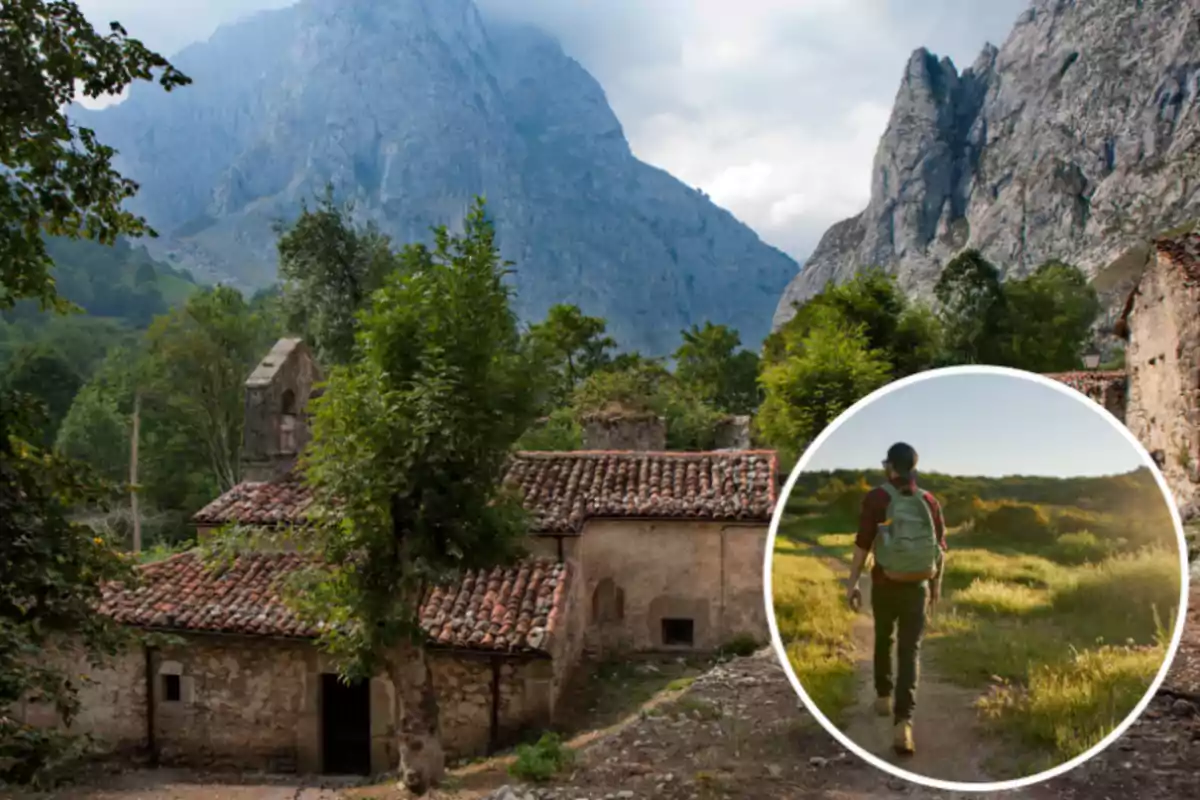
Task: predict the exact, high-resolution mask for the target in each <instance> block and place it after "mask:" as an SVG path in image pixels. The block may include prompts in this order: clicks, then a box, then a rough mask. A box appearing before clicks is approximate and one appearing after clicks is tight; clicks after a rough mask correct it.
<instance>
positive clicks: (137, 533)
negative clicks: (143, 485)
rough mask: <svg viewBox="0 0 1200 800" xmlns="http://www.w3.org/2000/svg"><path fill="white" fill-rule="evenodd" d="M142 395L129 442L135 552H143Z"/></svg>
mask: <svg viewBox="0 0 1200 800" xmlns="http://www.w3.org/2000/svg"><path fill="white" fill-rule="evenodd" d="M141 412H142V395H141V392H137V393H135V394H134V396H133V431H132V434H131V436H130V441H129V511H130V513H131V514H132V515H133V552H134V553H135V554H137V553H141V552H142V518H141V515H140V514H139V513H138V485H137V482H138V428H139V426H140V423H141Z"/></svg>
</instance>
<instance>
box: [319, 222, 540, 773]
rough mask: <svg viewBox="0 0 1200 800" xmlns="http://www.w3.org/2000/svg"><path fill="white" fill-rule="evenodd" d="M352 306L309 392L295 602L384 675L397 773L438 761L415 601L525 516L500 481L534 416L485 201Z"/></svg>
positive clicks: (348, 670) (498, 542)
mask: <svg viewBox="0 0 1200 800" xmlns="http://www.w3.org/2000/svg"><path fill="white" fill-rule="evenodd" d="M400 262H401V269H400V270H399V271H397V272H395V273H393V274H392V275H390V276H389V277H388V278H387V279H386V280H385V282H384V285H383V287H382V288H381V289H380V290H379V291H378V292H377V293H376V294H375V296H374V297H373V299H372V301H371V304H370V307H369V309H368V310H367V311H366V312H364V314H363V316H362V323H361V325H362V327H361V331H360V333H359V336H358V343H357V348H356V354H357V356H356V358H355V360H353V361H351V362H350V363H348V364H346V365H342V366H338V367H336V368H334V369H333V370H332V373H331V375H330V378H329V381H328V383H327V386H326V390H325V392H324V394H323V396H322V397H321V398H319V399H318V400H317V401H316V403H315V422H314V438H313V442H312V445H311V447H310V449H309V452H308V453H307V454H306V456H305V461H304V469H305V474H306V476H307V480H308V482H309V484H310V485H311V486H312V490H313V492H314V498H315V501H316V504H317V507H318V509H320V511H319V512H318V516H317V519H316V520H315V524H314V525H313V526H312V527H311V530H306V531H305V532H304V533H303V534H301V536H302V541H303V543H304V544H305V545H306V546H307V547H309V548H311V549H312V550H313V551H314V552H315V554H317V555H318V556H319V557H320V559H319V560H320V563H322V565H323V566H322V567H321V568H320V569H317V570H315V571H314V573H313V574H312V575H311V576H309V577H310V578H311V581H310V582H308V583H307V585H306V588H305V590H304V591H303V592H301V593H300V595H299V597H300V598H301V599H302V603H301V605H300V608H301V610H302V611H304V612H305V613H306V614H308V615H311V616H312V617H313V618H317V619H324V620H329V621H331V622H334V623H336V624H337V627H336V628H334V629H331V630H330V632H329V633H328V634H327V635H326V636H325V637H324V639H323V644H324V645H325V646H326V647H327V648H328V650H329V652H331V653H332V654H333V655H334V656H335V657H336V658H337V659H338V660H339V662H340V663H341V665H342V670H343V673H344V674H345V675H346V676H347V677H348V678H353V677H361V676H364V675H371V674H375V673H376V671H377V670H378V669H380V668H382V669H384V670H386V671H387V672H388V673H389V674H390V675H391V677H392V681H393V684H394V686H395V687H396V701H397V704H398V705H397V715H396V719H397V720H399V721H400V724H399V731H398V733H399V742H398V744H399V752H400V757H401V772H402V774H403V779H404V782H405V783H406V784H407V785H408V786H409V788H410V789H411V790H413V791H415V792H417V793H423V792H424V791H426V790H427V789H428V788H429V787H430V786H432V785H435V784H436V783H437V781H438V780H439V779H440V777H441V776H442V774H443V770H444V756H443V752H442V748H441V744H440V735H439V734H440V723H439V715H438V710H437V699H436V694H435V691H434V687H433V684H432V682H431V677H430V671H429V665H428V662H427V660H426V656H425V651H424V638H423V635H422V634H421V631H420V628H419V625H418V619H417V610H418V604H419V600H420V598H421V596H422V594H423V592H424V588H425V586H427V585H428V582H429V581H431V580H439V579H443V578H445V577H447V576H448V575H450V574H453V573H455V572H457V571H458V570H460V569H462V568H467V567H485V566H492V565H495V564H497V563H501V562H503V561H505V560H506V559H507V558H508V557H509V556H511V555H512V554H513V553H514V552H515V551H516V549H517V548H518V547H519V544H518V543H519V541H520V540H521V539H522V538H523V536H524V534H525V532H526V530H527V527H526V520H525V518H524V512H523V510H522V509H521V506H520V503H519V502H518V501H517V500H516V498H512V497H509V496H507V495H506V494H504V493H502V491H501V486H502V483H501V479H502V475H503V469H504V465H505V462H506V460H507V458H508V455H509V452H510V449H511V447H512V445H513V443H514V442H515V441H516V440H517V439H518V437H519V436H520V435H521V434H522V433H523V432H524V431H526V430H527V429H528V428H529V425H530V423H531V422H532V421H533V419H534V417H535V415H536V408H535V404H534V399H533V392H532V391H531V389H532V387H533V385H534V380H535V376H534V374H533V373H534V370H535V365H534V364H533V363H532V362H531V360H530V359H529V358H528V356H527V351H526V350H525V348H523V347H522V344H521V337H520V335H519V333H518V329H517V321H516V317H515V315H514V314H513V312H512V310H511V308H510V302H509V289H508V287H507V286H506V285H505V273H506V271H507V266H508V265H507V264H506V263H504V262H502V261H501V260H500V257H499V253H498V251H497V248H496V246H495V237H494V232H493V228H492V225H491V223H490V222H489V221H488V219H487V217H486V214H485V207H484V205H483V201H482V200H480V201H477V203H476V205H475V206H474V208H473V209H472V211H471V212H470V214H469V215H468V217H467V219H466V223H465V231H464V233H463V235H462V236H461V237H460V236H452V235H451V234H450V233H448V232H447V231H446V230H445V229H444V228H441V229H437V230H436V232H435V244H434V246H433V248H432V249H428V248H426V247H424V246H421V245H411V246H409V247H406V248H405V249H404V250H403V251H402V253H401V256H400Z"/></svg>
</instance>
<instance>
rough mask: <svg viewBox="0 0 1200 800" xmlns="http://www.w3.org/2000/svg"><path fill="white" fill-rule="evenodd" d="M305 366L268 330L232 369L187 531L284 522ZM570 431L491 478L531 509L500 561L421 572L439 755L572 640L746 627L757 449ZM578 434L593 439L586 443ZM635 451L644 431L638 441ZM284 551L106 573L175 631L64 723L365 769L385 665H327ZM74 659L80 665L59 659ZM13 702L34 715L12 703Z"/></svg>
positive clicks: (563, 662) (677, 641)
mask: <svg viewBox="0 0 1200 800" xmlns="http://www.w3.org/2000/svg"><path fill="white" fill-rule="evenodd" d="M318 379H319V372H318V370H317V369H316V366H315V365H314V364H313V362H312V356H311V354H310V353H309V351H308V348H306V347H305V346H304V345H303V343H301V342H299V341H297V340H283V341H281V342H279V343H278V344H277V345H276V346H275V347H274V348H273V349H272V350H271V352H270V354H268V356H267V357H266V358H265V359H264V360H263V362H262V363H261V364H260V365H259V366H258V367H257V368H256V369H255V370H254V372H253V373H252V374H251V376H250V378H249V380H248V381H247V384H246V422H245V437H244V453H243V457H244V459H245V461H244V473H245V475H246V478H247V479H246V480H245V481H243V482H242V483H241V484H239V485H238V486H236V487H234V488H233V489H231V490H230V491H228V492H226V493H225V494H224V495H222V496H221V497H218V498H216V499H215V500H214V501H213V502H211V503H210V504H209V505H208V506H206V507H205V508H204V509H202V510H201V511H200V512H199V513H197V514H196V517H195V523H196V525H197V529H198V533H199V535H200V537H201V538H203V537H204V536H205V535H207V534H208V533H209V532H210V531H212V530H213V529H216V528H219V527H222V526H225V525H227V524H230V523H239V524H241V525H245V526H274V525H293V524H294V525H301V526H302V525H304V524H305V520H306V514H307V512H308V511H309V509H310V507H311V498H310V496H309V494H308V491H307V489H306V487H305V486H304V484H303V482H302V481H301V480H300V478H299V476H298V475H297V474H296V472H295V470H294V465H295V459H296V455H297V453H298V452H299V451H300V450H301V449H302V448H303V446H304V444H305V443H306V442H307V436H308V429H307V420H306V418H305V416H304V409H305V404H306V403H307V401H308V399H309V398H310V397H311V396H313V392H314V385H315V383H316V381H317V380H318ZM591 436H592V439H591V440H589V441H588V442H587V446H589V447H597V445H598V444H603V445H604V449H591V450H584V451H578V452H565V453H518V454H515V455H514V456H513V457H512V459H511V461H510V463H509V466H508V469H507V473H506V475H505V477H504V480H505V481H506V482H507V483H508V484H509V485H511V486H514V487H516V488H518V489H519V490H520V491H521V493H522V496H523V498H524V503H525V505H526V508H527V509H528V511H529V512H530V515H531V519H532V520H533V521H534V523H533V530H531V531H530V537H529V541H528V548H527V549H528V551H529V552H528V555H527V557H526V558H525V559H524V560H523V561H521V562H520V563H518V564H516V565H514V566H512V567H509V568H497V569H493V570H488V571H484V572H481V573H473V574H466V575H464V576H462V577H461V578H460V579H459V580H458V581H457V583H455V584H454V585H450V586H440V587H436V588H434V589H432V590H430V592H429V593H428V594H427V596H426V597H425V599H424V600H423V602H422V605H421V608H420V619H421V625H422V628H423V630H424V631H425V633H426V634H427V636H428V643H429V653H430V661H431V668H432V672H433V680H434V684H435V687H436V690H437V692H438V697H439V706H440V710H441V714H442V733H443V745H444V746H445V748H446V750H447V752H448V754H449V755H451V756H458V757H465V756H473V755H478V754H483V753H486V752H488V751H490V750H492V749H494V748H496V747H499V746H501V745H503V744H505V743H507V742H508V741H511V740H512V738H513V737H514V736H516V735H517V734H518V733H521V732H523V731H524V730H526V729H536V728H544V727H546V726H548V725H550V724H552V723H553V722H554V720H555V719H556V718H557V717H558V715H559V711H560V707H561V706H560V704H561V702H562V700H563V697H564V692H565V691H566V689H567V687H568V686H569V683H570V681H571V679H572V677H573V676H574V675H575V674H576V672H577V670H578V668H579V667H580V664H581V662H582V661H583V659H584V658H585V656H587V655H591V656H604V655H612V654H619V653H622V652H627V651H668V652H678V653H687V652H693V651H710V650H713V649H715V648H717V647H719V646H720V645H722V644H724V643H726V642H727V641H729V640H731V639H734V638H737V637H739V636H741V635H748V636H752V637H754V638H755V639H757V640H758V641H765V640H766V638H767V631H768V629H767V622H766V613H765V608H764V601H763V594H762V566H763V561H764V558H765V549H766V539H767V529H768V525H769V522H770V518H771V515H772V512H773V510H774V506H775V501H776V496H777V475H776V469H777V467H776V459H775V455H774V453H770V452H758V451H749V450H725V451H721V452H712V453H668V452H662V451H661V443H662V441H663V438H664V437H665V429H664V427H663V423H662V421H661V420H659V419H657V418H645V417H638V418H635V419H632V420H622V419H620V418H619V415H617V416H615V417H610V418H608V419H606V420H605V422H604V424H603V425H602V426H600V429H599V430H595V431H592V433H591ZM596 438H600V439H602V442H596V441H595V439H596ZM647 448H650V449H647ZM300 559H301V556H300V555H299V554H297V553H294V552H258V553H252V554H244V555H241V556H239V557H238V558H237V560H236V561H234V562H233V564H232V566H229V567H227V568H225V569H214V568H211V567H208V566H206V565H205V564H204V563H203V561H202V559H201V557H200V555H199V554H197V553H184V554H179V555H176V556H173V557H171V558H168V559H166V560H164V561H161V562H158V563H154V564H151V565H148V566H145V567H143V568H142V577H143V580H142V581H141V584H140V585H139V586H138V587H136V588H131V589H124V588H121V587H112V588H110V590H109V591H108V592H107V593H106V595H105V599H104V606H103V609H102V610H103V611H104V612H105V613H108V614H111V615H112V616H113V617H114V618H115V619H117V620H119V621H121V622H123V623H126V624H128V625H131V626H137V627H139V628H143V629H148V630H153V631H162V632H165V633H170V634H172V635H173V636H174V637H175V639H176V640H177V641H179V642H181V644H177V645H176V644H171V645H162V646H160V647H159V648H157V649H155V648H149V649H147V650H145V651H144V652H140V653H129V654H127V655H126V656H124V657H122V658H121V659H120V660H118V661H117V662H116V663H115V664H113V665H112V666H110V667H108V668H106V669H104V670H100V671H92V672H91V678H92V679H93V680H92V683H91V684H90V685H88V686H87V687H85V689H84V693H83V697H82V700H83V713H82V714H81V716H80V717H79V719H78V720H77V722H76V724H75V726H74V727H75V729H76V730H78V731H79V732H90V733H94V734H96V735H97V736H98V737H99V738H100V739H101V740H103V741H104V742H105V743H107V744H108V745H109V746H111V747H112V748H113V749H139V750H145V749H147V748H149V750H150V751H151V753H152V754H154V755H156V757H157V758H159V759H160V760H161V761H162V762H163V763H176V764H181V765H195V766H222V767H228V768H241V769H246V768H249V769H269V770H296V771H300V772H350V773H354V772H367V771H380V770H383V769H387V768H389V767H390V766H392V765H393V764H394V763H395V757H396V753H395V749H394V748H395V745H394V738H395V737H394V734H393V729H394V723H395V720H394V719H393V702H392V697H393V687H392V685H391V683H390V681H389V679H388V678H387V677H386V676H377V677H375V678H373V679H371V680H370V681H369V682H365V683H363V684H361V685H356V686H346V685H344V684H341V683H339V682H338V681H337V679H336V677H335V675H334V671H333V667H332V665H331V664H330V663H329V662H328V659H327V658H326V657H325V656H324V654H323V653H321V652H320V651H319V650H318V648H317V647H316V646H315V643H314V638H315V636H316V633H317V631H315V630H312V629H310V628H309V627H307V626H306V625H304V624H303V623H302V622H301V621H300V620H299V619H297V618H296V616H295V615H294V614H293V613H292V612H291V610H290V609H289V608H288V607H287V605H286V604H285V602H284V601H283V599H282V597H281V589H282V588H283V586H284V584H285V581H286V580H287V578H288V576H289V575H292V574H294V572H295V571H296V570H297V569H300V568H301V567H303V566H304V564H303V562H302V561H301V560H300ZM80 668H81V670H83V671H84V672H88V670H87V669H86V668H85V667H84V666H83V665H80ZM18 713H21V714H23V715H24V716H25V718H26V719H29V720H30V721H35V720H36V721H39V722H40V723H42V724H54V720H53V719H51V718H50V717H52V714H51V712H50V711H49V710H48V709H45V708H38V707H36V706H34V705H32V704H29V705H26V706H24V707H22V708H21V709H19V710H18Z"/></svg>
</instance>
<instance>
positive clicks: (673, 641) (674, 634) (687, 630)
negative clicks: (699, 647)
mask: <svg viewBox="0 0 1200 800" xmlns="http://www.w3.org/2000/svg"><path fill="white" fill-rule="evenodd" d="M662 640H663V646H664V647H691V646H693V644H695V641H696V625H695V622H694V621H693V620H690V619H664V620H663V621H662Z"/></svg>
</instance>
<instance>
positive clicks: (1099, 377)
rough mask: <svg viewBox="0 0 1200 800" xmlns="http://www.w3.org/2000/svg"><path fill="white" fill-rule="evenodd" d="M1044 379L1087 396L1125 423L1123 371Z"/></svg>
mask: <svg viewBox="0 0 1200 800" xmlns="http://www.w3.org/2000/svg"><path fill="white" fill-rule="evenodd" d="M1045 377H1048V378H1053V379H1054V380H1056V381H1059V382H1060V383H1064V384H1066V385H1067V386H1070V387H1071V388H1072V389H1074V390H1075V391H1077V392H1080V393H1081V394H1085V395H1087V396H1088V397H1089V398H1090V399H1091V400H1092V402H1094V403H1096V404H1098V405H1099V406H1101V407H1102V408H1104V410H1105V411H1107V412H1108V413H1110V414H1112V415H1113V416H1114V417H1116V418H1117V419H1118V420H1119V421H1121V422H1122V423H1123V422H1125V411H1126V405H1127V401H1128V397H1127V395H1128V384H1129V378H1128V375H1127V373H1125V372H1124V371H1096V372H1066V373H1058V374H1053V375H1047V376H1045Z"/></svg>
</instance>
